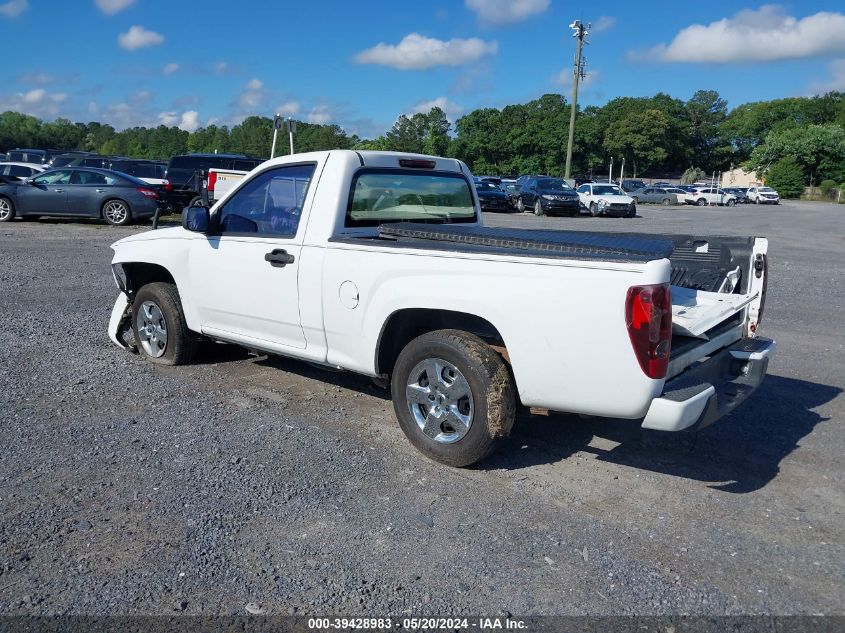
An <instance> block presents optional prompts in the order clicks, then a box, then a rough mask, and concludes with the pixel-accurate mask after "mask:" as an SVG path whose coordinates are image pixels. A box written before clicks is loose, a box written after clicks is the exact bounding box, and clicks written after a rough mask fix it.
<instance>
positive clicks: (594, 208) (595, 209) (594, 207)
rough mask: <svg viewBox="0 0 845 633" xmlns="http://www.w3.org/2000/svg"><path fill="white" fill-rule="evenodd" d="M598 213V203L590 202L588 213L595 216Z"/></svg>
mask: <svg viewBox="0 0 845 633" xmlns="http://www.w3.org/2000/svg"><path fill="white" fill-rule="evenodd" d="M598 214H599V205H597V204H596V203H595V202H591V203H590V215H591V216H593V217H596V216H597V215H598Z"/></svg>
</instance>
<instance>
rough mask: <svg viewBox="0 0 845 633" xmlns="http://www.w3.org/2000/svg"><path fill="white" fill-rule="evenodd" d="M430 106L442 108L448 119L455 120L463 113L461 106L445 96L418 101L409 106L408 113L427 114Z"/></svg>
mask: <svg viewBox="0 0 845 633" xmlns="http://www.w3.org/2000/svg"><path fill="white" fill-rule="evenodd" d="M432 108H440V109H441V110H443V112H445V113H446V118H447V119H449V120H450V121H455V120H456V119H458V117H460V116H461V115H462V114H463V113H464V109H463V108H462V107H461V106H459V105H458V104H457V103H454V102H452V101H449V99H448V98H446V97H437V98H436V99H431V100H430V101H420V102H419V103H418V104H416V105H415V106H414V107H413V108H411V112H410V113H411V114H417V113H418V112H421V113H423V114H428V113H429V112H430V111H431V109H432Z"/></svg>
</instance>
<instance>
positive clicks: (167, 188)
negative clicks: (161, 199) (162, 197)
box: [164, 180, 173, 191]
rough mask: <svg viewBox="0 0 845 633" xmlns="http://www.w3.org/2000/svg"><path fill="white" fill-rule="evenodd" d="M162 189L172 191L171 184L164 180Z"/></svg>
mask: <svg viewBox="0 0 845 633" xmlns="http://www.w3.org/2000/svg"><path fill="white" fill-rule="evenodd" d="M164 190H165V191H173V185H171V184H170V181H169V180H165V181H164Z"/></svg>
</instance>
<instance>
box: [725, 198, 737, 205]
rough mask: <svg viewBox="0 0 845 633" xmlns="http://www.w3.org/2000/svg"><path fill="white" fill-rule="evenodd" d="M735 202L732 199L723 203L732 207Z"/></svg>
mask: <svg viewBox="0 0 845 633" xmlns="http://www.w3.org/2000/svg"><path fill="white" fill-rule="evenodd" d="M735 204H736V202H734V201H733V200H728V201H727V202H726V203H725V205H726V206H729V207H732V206H734V205H735Z"/></svg>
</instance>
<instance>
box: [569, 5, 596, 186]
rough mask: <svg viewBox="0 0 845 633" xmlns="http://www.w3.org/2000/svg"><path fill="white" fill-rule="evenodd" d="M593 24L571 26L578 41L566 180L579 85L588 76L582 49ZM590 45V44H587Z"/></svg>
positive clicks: (575, 23)
mask: <svg viewBox="0 0 845 633" xmlns="http://www.w3.org/2000/svg"><path fill="white" fill-rule="evenodd" d="M592 26H593V25H592V24H591V23H587V26H584V25H583V24H582V23H581V20H575V21H574V22H573V23H572V24H570V25H569V28H570V29H572V37H574V38H575V39H576V40H578V41H577V43H576V44H575V63H574V64H573V67H572V110H571V112H570V114H569V143H568V144H567V146H566V170H565V171H564V173H563V177H564V178H569V176H570V175H571V173H572V144H573V142H574V141H575V113H576V112H577V111H578V83H579V82H580V81H581V80H582V79H584V78H585V77H586V76H587V75H586V73H585V72H584V65H585V64H586V63H587V60H586V59H584V60H583V61H582V60H581V49H582V48H583V46H584V38H585V37H586V36H587V34H588V33H589V31H588V29H590V28H592ZM587 44H589V42H587Z"/></svg>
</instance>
